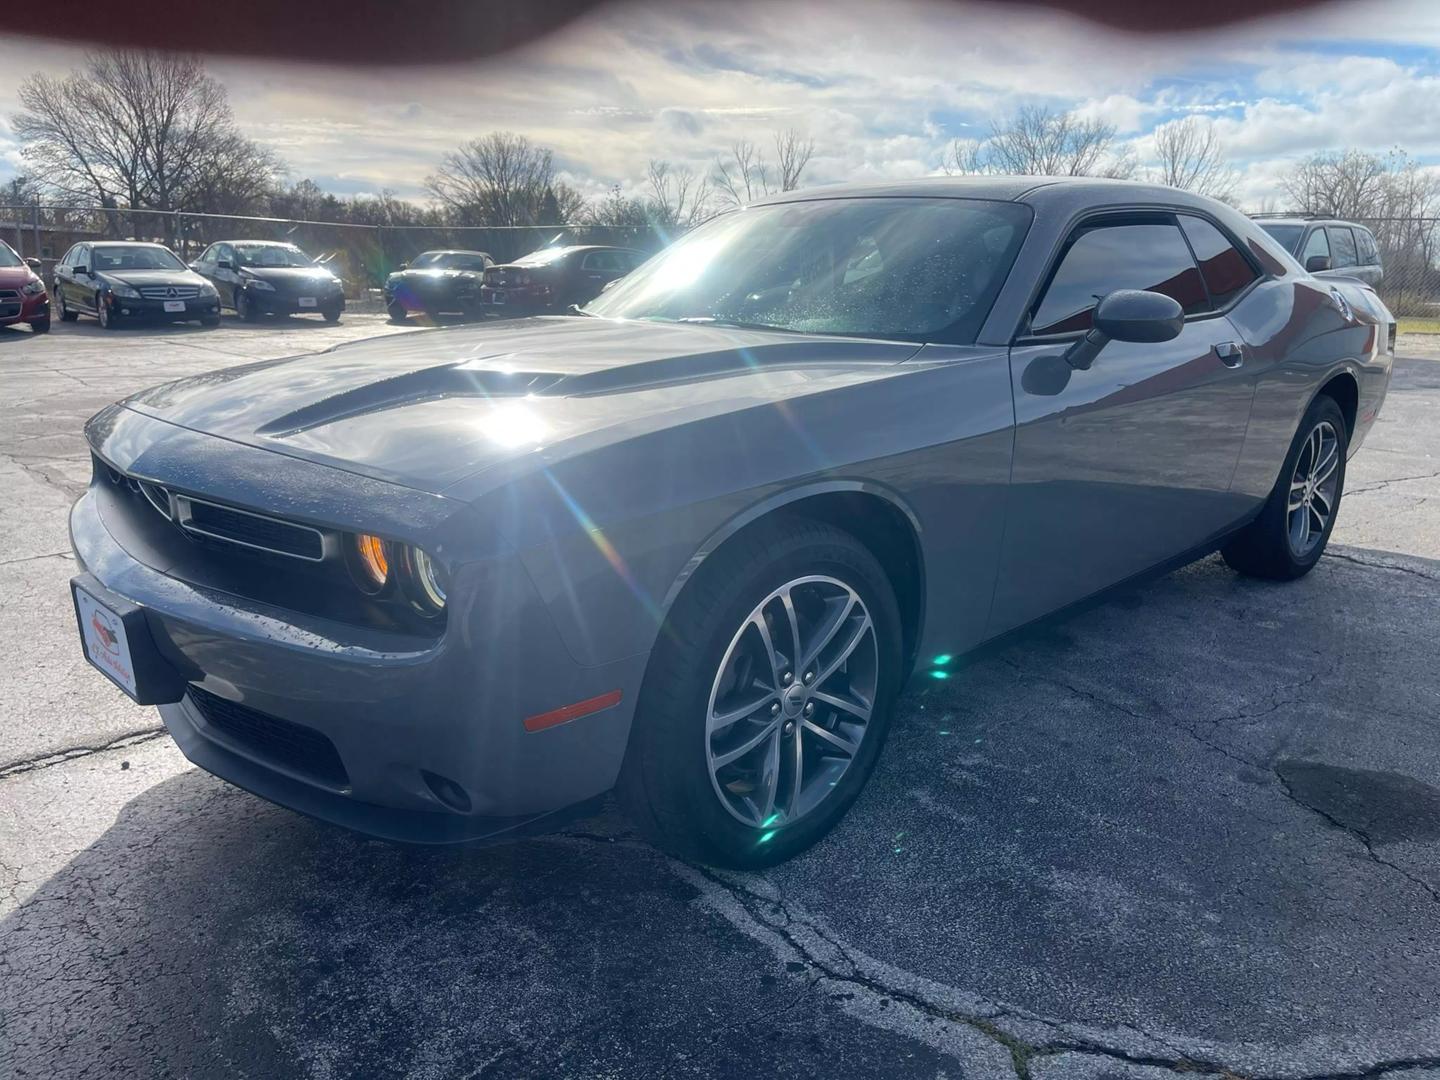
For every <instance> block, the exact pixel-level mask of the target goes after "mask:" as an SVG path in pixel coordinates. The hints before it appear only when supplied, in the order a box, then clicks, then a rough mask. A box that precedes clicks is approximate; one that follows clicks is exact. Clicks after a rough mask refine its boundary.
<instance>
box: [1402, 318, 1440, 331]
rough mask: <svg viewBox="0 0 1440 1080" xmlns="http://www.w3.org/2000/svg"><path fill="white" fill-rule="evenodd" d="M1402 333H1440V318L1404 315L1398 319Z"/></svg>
mask: <svg viewBox="0 0 1440 1080" xmlns="http://www.w3.org/2000/svg"><path fill="white" fill-rule="evenodd" d="M1397 321H1398V322H1399V323H1400V333H1402V334H1440V318H1436V319H1430V318H1424V319H1422V318H1418V317H1416V318H1411V317H1408V316H1402V317H1401V318H1400V319H1398V320H1397Z"/></svg>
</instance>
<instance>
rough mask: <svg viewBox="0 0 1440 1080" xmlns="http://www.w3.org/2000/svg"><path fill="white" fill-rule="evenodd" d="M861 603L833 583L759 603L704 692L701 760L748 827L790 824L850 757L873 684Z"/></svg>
mask: <svg viewBox="0 0 1440 1080" xmlns="http://www.w3.org/2000/svg"><path fill="white" fill-rule="evenodd" d="M879 662H880V660H879V653H878V650H877V648H876V644H875V626H874V623H873V622H872V621H871V619H870V612H869V610H868V609H867V608H866V607H865V601H864V600H862V599H861V598H860V595H859V593H857V592H856V591H855V590H854V589H853V588H851V587H850V586H849V585H846V584H845V583H844V582H842V581H838V580H836V579H835V578H831V577H822V576H811V577H802V578H797V579H795V580H794V581H790V582H787V583H786V584H784V585H782V586H781V587H780V588H778V589H776V590H775V591H773V592H772V593H771V594H770V595H769V596H767V597H766V598H765V599H764V600H762V601H761V602H760V603H759V604H757V605H756V607H755V609H754V610H753V611H751V612H750V614H749V616H748V617H747V618H746V619H745V622H744V623H743V624H742V625H741V627H740V629H739V630H738V631H737V632H736V634H735V637H734V639H733V640H732V641H731V642H730V648H729V649H728V650H726V653H725V657H724V659H723V660H722V661H721V663H720V668H719V670H718V671H717V672H716V674H715V679H714V682H713V683H712V684H711V688H710V704H709V711H708V718H707V721H706V738H705V753H706V764H707V765H708V767H709V770H710V782H711V784H712V785H713V786H714V789H715V794H716V796H718V797H719V799H720V802H721V804H722V805H723V806H724V807H725V809H726V810H727V811H729V812H730V814H732V815H733V816H734V817H735V818H736V819H737V820H739V821H740V822H742V823H743V824H745V825H750V826H754V827H757V828H761V829H769V828H772V827H779V826H784V825H791V824H793V823H795V822H796V821H799V820H800V819H801V818H803V817H804V816H805V815H806V814H808V813H810V812H812V811H813V810H815V808H816V807H818V806H819V805H820V804H821V803H822V802H824V800H825V799H826V797H828V796H829V795H830V794H831V793H832V792H833V791H834V790H835V787H836V785H837V784H838V783H839V781H840V778H841V777H842V776H844V775H845V772H846V770H847V769H849V767H850V763H851V762H852V761H854V760H855V755H856V754H857V753H858V752H859V750H860V745H861V743H862V742H863V741H864V739H865V731H866V727H867V726H868V725H869V723H870V716H871V713H872V712H873V710H874V707H875V706H874V702H875V690H876V686H877V683H878V681H879Z"/></svg>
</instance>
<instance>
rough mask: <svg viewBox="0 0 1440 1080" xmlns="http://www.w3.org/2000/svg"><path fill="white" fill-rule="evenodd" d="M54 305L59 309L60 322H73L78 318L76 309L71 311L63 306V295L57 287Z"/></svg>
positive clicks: (78, 314)
mask: <svg viewBox="0 0 1440 1080" xmlns="http://www.w3.org/2000/svg"><path fill="white" fill-rule="evenodd" d="M55 306H56V307H57V308H59V309H60V321H61V322H74V321H75V320H76V319H78V318H80V313H79V312H78V311H71V310H70V309H69V308H68V307H66V306H65V296H64V294H62V293H61V292H60V291H59V290H58V289H57V290H56V291H55Z"/></svg>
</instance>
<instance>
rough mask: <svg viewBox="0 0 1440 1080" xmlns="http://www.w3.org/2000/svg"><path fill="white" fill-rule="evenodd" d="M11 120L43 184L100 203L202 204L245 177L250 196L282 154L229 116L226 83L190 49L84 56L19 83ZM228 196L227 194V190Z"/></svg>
mask: <svg viewBox="0 0 1440 1080" xmlns="http://www.w3.org/2000/svg"><path fill="white" fill-rule="evenodd" d="M20 104H21V110H22V111H21V112H19V113H17V114H16V115H15V117H14V118H13V126H14V128H15V131H16V134H18V135H19V136H20V137H21V139H22V140H24V142H25V144H26V145H25V147H24V149H23V151H22V152H23V153H24V155H25V156H26V158H27V159H28V160H30V161H32V162H33V163H34V164H35V166H36V170H37V172H38V173H39V174H40V175H42V176H43V177H44V178H45V183H46V185H47V187H49V188H51V189H53V190H54V191H56V192H57V193H58V194H60V195H62V196H64V195H68V196H70V197H71V198H72V199H75V200H79V199H84V200H85V201H90V202H98V203H100V204H101V205H102V206H129V207H133V208H137V209H138V208H144V209H153V210H176V209H180V208H182V207H183V208H188V209H192V210H203V209H206V208H207V207H205V206H200V205H195V201H196V200H197V199H199V200H205V199H208V198H211V197H213V196H214V193H215V192H217V191H219V190H220V189H221V188H222V187H227V188H233V186H234V185H235V184H236V183H237V182H238V183H243V186H244V187H245V188H246V189H247V191H246V192H234V193H233V195H236V196H238V195H244V196H245V197H246V198H248V199H253V197H258V195H260V194H261V193H263V190H264V189H266V188H267V187H268V186H269V185H270V184H271V183H272V182H273V180H274V178H275V175H276V173H277V172H278V171H279V169H280V162H279V161H278V159H277V158H276V157H275V155H274V154H273V153H271V152H270V151H267V150H265V149H263V148H261V147H259V146H258V145H256V144H255V143H254V142H252V141H250V140H249V139H246V138H244V137H243V136H242V135H241V134H240V132H239V130H238V128H237V127H236V126H235V119H234V116H233V115H232V113H231V111H230V105H229V101H228V97H227V95H226V92H225V88H224V87H223V86H221V85H220V83H218V82H217V81H216V80H215V79H214V78H212V77H211V76H210V75H209V74H207V73H206V71H205V69H204V66H203V65H202V64H201V62H200V60H199V59H198V58H197V57H194V56H185V55H180V54H175V53H163V52H151V51H145V50H137V49H123V50H115V51H109V52H103V53H98V52H97V53H91V54H89V55H87V56H86V58H85V61H84V64H83V66H82V68H81V69H80V70H79V71H75V72H72V73H71V74H70V75H69V76H66V77H64V78H54V77H51V76H47V75H32V76H31V77H30V78H28V79H26V80H25V81H24V82H23V83H21V86H20ZM227 197H230V198H231V201H233V196H227Z"/></svg>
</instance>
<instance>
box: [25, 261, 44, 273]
mask: <svg viewBox="0 0 1440 1080" xmlns="http://www.w3.org/2000/svg"><path fill="white" fill-rule="evenodd" d="M25 265H26V266H28V267H30V269H31V270H34V271H35V272H36V273H37V274H38V273H39V272H40V271H41V270H42V269H44V267H45V264H44V263H42V262H41V261H40V260H39V259H26V260H25Z"/></svg>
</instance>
